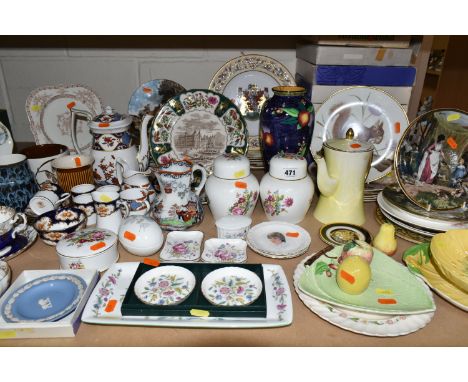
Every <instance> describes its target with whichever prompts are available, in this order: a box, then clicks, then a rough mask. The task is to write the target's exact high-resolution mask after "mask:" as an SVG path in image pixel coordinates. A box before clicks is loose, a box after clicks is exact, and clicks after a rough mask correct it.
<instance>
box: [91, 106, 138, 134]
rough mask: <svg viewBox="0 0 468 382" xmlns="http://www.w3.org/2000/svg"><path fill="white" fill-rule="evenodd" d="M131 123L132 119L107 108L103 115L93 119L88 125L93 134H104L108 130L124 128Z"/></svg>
mask: <svg viewBox="0 0 468 382" xmlns="http://www.w3.org/2000/svg"><path fill="white" fill-rule="evenodd" d="M131 123H132V117H130V116H129V115H126V114H120V113H117V112H115V111H114V109H112V107H110V106H107V107H106V108H105V110H104V112H103V113H101V114H99V115H97V116H96V117H94V118H93V120H92V121H91V122H90V123H89V127H90V128H91V129H93V130H94V132H101V131H102V132H105V131H108V130H114V129H121V128H126V127H127V126H129V125H130V124H131Z"/></svg>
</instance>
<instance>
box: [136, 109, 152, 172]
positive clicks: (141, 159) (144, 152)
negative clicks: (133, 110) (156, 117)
mask: <svg viewBox="0 0 468 382" xmlns="http://www.w3.org/2000/svg"><path fill="white" fill-rule="evenodd" d="M152 119H153V116H152V115H149V114H147V115H145V117H144V118H143V121H142V122H141V130H140V148H139V150H138V154H137V161H138V164H139V167H140V171H145V170H146V169H147V168H148V165H149V145H148V123H149V122H150V120H152Z"/></svg>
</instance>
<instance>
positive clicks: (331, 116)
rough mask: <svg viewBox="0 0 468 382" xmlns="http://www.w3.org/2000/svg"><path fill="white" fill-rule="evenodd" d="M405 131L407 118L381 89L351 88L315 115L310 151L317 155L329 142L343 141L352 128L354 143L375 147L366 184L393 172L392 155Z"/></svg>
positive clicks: (392, 99) (327, 103)
mask: <svg viewBox="0 0 468 382" xmlns="http://www.w3.org/2000/svg"><path fill="white" fill-rule="evenodd" d="M407 127H408V117H407V116H406V113H405V111H404V110H403V108H402V107H401V105H400V104H399V103H398V102H397V101H396V100H395V99H394V98H393V97H392V96H390V95H389V94H387V93H385V92H384V91H382V90H380V89H376V88H372V87H367V86H353V87H350V88H347V89H343V90H340V91H338V92H336V93H334V94H333V95H332V96H331V97H330V98H328V100H326V101H325V102H324V103H323V104H322V106H321V107H320V109H319V110H318V111H317V115H316V117H315V127H314V133H313V136H312V142H311V145H310V151H311V152H313V153H315V152H317V151H320V150H321V148H322V145H323V142H325V141H326V140H328V139H332V138H345V137H346V131H348V129H350V128H352V129H353V131H354V137H355V138H356V139H358V140H361V141H365V142H370V143H372V144H373V145H374V153H373V158H372V165H371V169H370V171H369V174H368V176H367V179H366V182H367V183H369V182H373V181H375V180H377V179H380V178H382V177H384V176H385V175H387V174H388V173H389V172H390V171H392V168H393V154H394V152H395V149H396V148H397V145H398V141H399V140H400V138H401V136H402V134H403V133H404V132H405V130H406V128H407Z"/></svg>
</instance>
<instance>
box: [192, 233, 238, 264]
mask: <svg viewBox="0 0 468 382" xmlns="http://www.w3.org/2000/svg"><path fill="white" fill-rule="evenodd" d="M246 249H247V243H246V242H245V241H244V240H241V239H209V240H207V241H205V248H204V249H203V253H202V256H201V258H202V260H203V261H205V262H207V263H244V262H245V261H246V260H247V252H246Z"/></svg>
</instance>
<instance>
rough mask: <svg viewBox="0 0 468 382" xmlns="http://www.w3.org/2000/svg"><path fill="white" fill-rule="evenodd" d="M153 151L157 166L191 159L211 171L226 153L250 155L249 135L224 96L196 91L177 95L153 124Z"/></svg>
mask: <svg viewBox="0 0 468 382" xmlns="http://www.w3.org/2000/svg"><path fill="white" fill-rule="evenodd" d="M149 131H150V133H149V138H150V151H151V155H152V157H153V159H154V160H155V162H156V163H157V164H164V163H167V162H169V161H170V160H171V159H177V160H181V159H184V158H187V157H189V158H190V159H191V160H192V161H193V162H194V163H198V164H201V165H203V166H204V167H205V168H206V169H207V170H208V171H211V170H212V167H213V160H214V159H215V158H216V157H217V156H218V155H220V154H223V153H238V154H242V155H245V154H246V153H247V145H248V132H247V128H246V125H245V121H244V118H243V117H242V115H241V113H240V111H239V109H238V108H237V106H236V105H234V104H233V103H232V102H231V101H230V100H229V99H228V98H226V97H225V96H223V95H222V94H219V93H215V92H212V91H209V90H203V89H194V90H190V91H186V92H183V93H180V94H178V95H177V96H175V97H173V98H171V99H170V100H169V101H168V102H167V103H166V105H164V106H163V107H162V108H161V110H160V111H159V113H158V114H157V116H156V117H155V118H154V119H152V120H151V121H150V128H149Z"/></svg>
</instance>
